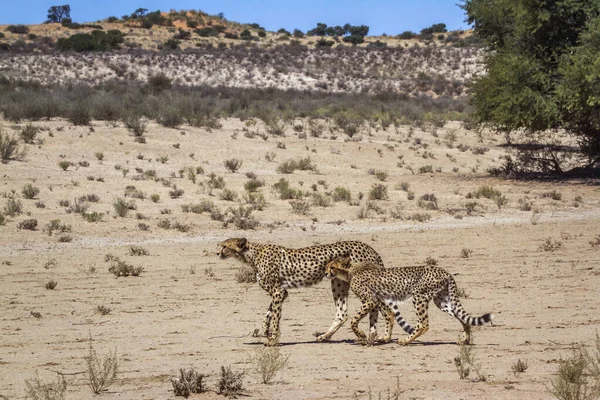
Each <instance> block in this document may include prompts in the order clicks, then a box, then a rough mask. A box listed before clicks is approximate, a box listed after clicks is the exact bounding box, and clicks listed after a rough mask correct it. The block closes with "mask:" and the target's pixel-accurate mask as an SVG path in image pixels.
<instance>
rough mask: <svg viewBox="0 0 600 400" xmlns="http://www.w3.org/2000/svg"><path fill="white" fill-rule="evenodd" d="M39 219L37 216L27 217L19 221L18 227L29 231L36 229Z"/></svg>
mask: <svg viewBox="0 0 600 400" xmlns="http://www.w3.org/2000/svg"><path fill="white" fill-rule="evenodd" d="M37 224H38V221H37V219H35V218H30V219H26V220H24V221H21V222H19V224H18V225H17V228H19V229H25V230H28V231H35V229H36V228H37Z"/></svg>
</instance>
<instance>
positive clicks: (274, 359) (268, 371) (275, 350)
mask: <svg viewBox="0 0 600 400" xmlns="http://www.w3.org/2000/svg"><path fill="white" fill-rule="evenodd" d="M289 358H290V356H289V355H284V354H282V353H281V350H280V349H279V347H262V348H259V349H257V350H256V351H255V353H254V354H253V355H250V358H249V362H250V364H252V365H253V367H254V371H255V372H256V373H257V374H259V375H260V377H261V379H262V382H263V383H264V384H269V383H271V381H272V380H273V378H274V377H275V374H276V373H277V372H278V371H280V370H282V369H283V368H285V367H286V366H287V364H288V361H289Z"/></svg>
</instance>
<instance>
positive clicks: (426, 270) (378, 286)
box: [326, 257, 493, 345]
mask: <svg viewBox="0 0 600 400" xmlns="http://www.w3.org/2000/svg"><path fill="white" fill-rule="evenodd" d="M326 275H327V277H328V278H331V279H338V280H343V281H345V282H349V283H350V288H351V289H352V291H353V292H354V294H356V295H357V296H358V297H359V298H360V300H361V301H362V303H363V304H362V307H361V308H360V310H359V311H358V312H357V314H356V315H355V316H354V318H352V322H351V327H352V331H354V333H355V334H356V336H357V337H358V341H364V340H365V339H366V335H365V333H364V332H362V331H361V330H360V329H359V328H358V323H359V322H360V320H361V319H363V318H364V316H365V315H367V313H369V312H373V310H376V309H377V308H379V309H380V310H381V311H382V312H384V311H383V310H384V309H386V308H388V310H389V311H388V313H385V312H384V314H386V315H387V316H389V315H390V314H391V313H392V312H393V313H394V316H395V318H396V321H397V322H398V324H399V325H400V326H401V327H402V328H403V329H404V330H405V331H406V332H407V333H408V334H409V335H408V337H406V338H403V339H399V340H398V344H402V345H407V344H409V343H411V342H412V341H413V340H415V339H416V338H418V337H419V336H421V335H422V334H424V333H425V332H427V330H428V329H429V317H428V315H427V311H428V308H429V302H430V301H431V300H432V299H433V302H434V303H435V305H436V306H438V308H439V309H440V310H442V311H444V312H446V313H448V314H450V315H452V316H453V317H455V318H456V319H458V320H459V321H460V323H461V324H462V326H463V330H464V334H463V339H462V341H461V343H464V344H469V343H471V326H472V325H483V324H484V323H486V322H490V321H491V320H492V317H493V316H492V314H484V315H482V316H481V317H471V316H470V315H469V314H467V313H466V312H465V310H464V309H463V307H462V304H461V303H460V300H459V298H458V295H457V287H456V282H455V281H454V278H453V277H452V275H451V274H450V273H448V272H447V271H445V270H443V269H442V268H439V267H434V266H416V267H404V268H386V269H383V268H380V267H379V266H377V265H374V264H371V263H369V262H360V263H354V262H353V261H352V260H351V259H350V258H348V257H340V258H336V259H334V260H332V261H330V262H328V263H327V266H326ZM411 297H412V300H413V304H414V306H415V310H416V312H417V318H418V321H419V322H418V324H417V327H416V328H413V327H412V326H410V325H409V324H407V323H406V321H404V319H403V318H402V316H401V315H400V311H399V310H398V304H399V303H400V302H402V301H404V300H407V299H409V298H411ZM387 320H388V323H389V322H390V319H389V318H387ZM386 332H387V333H389V336H386V337H385V338H384V341H389V340H390V339H391V333H392V332H391V328H388V329H386Z"/></svg>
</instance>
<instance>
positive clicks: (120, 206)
mask: <svg viewBox="0 0 600 400" xmlns="http://www.w3.org/2000/svg"><path fill="white" fill-rule="evenodd" d="M113 207H114V209H115V212H116V213H117V215H118V216H119V217H121V218H124V217H125V216H127V213H128V212H129V210H135V209H136V207H135V204H134V203H133V202H128V201H125V200H124V199H122V198H120V197H119V198H117V199H116V200H115V201H114V203H113Z"/></svg>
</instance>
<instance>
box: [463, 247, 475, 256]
mask: <svg viewBox="0 0 600 400" xmlns="http://www.w3.org/2000/svg"><path fill="white" fill-rule="evenodd" d="M472 254H473V250H471V249H467V248H466V247H463V249H462V250H461V251H460V256H461V257H462V258H469V257H471V255H472Z"/></svg>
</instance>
